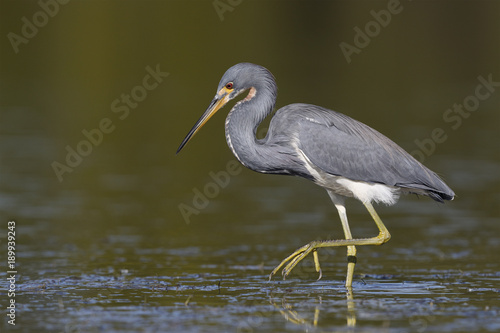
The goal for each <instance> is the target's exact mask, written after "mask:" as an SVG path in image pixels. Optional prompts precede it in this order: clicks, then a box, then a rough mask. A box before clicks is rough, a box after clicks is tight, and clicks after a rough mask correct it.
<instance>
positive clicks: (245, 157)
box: [226, 87, 276, 172]
mask: <svg viewBox="0 0 500 333" xmlns="http://www.w3.org/2000/svg"><path fill="white" fill-rule="evenodd" d="M253 89H255V91H253V92H252V91H251V92H250V94H249V97H250V95H251V94H252V93H254V94H255V95H254V96H253V97H251V98H248V97H247V98H245V99H243V100H241V101H239V102H238V103H236V105H235V106H234V107H233V108H232V109H231V111H230V112H229V114H228V116H227V118H226V141H227V144H228V146H229V148H230V149H231V151H232V152H233V154H234V155H235V156H236V158H237V159H238V160H239V161H240V162H241V163H242V164H243V165H244V166H246V167H247V168H250V169H252V170H255V171H258V172H266V171H269V169H270V168H271V166H270V165H269V164H268V163H267V161H270V160H271V159H270V157H271V155H270V154H271V152H270V151H269V147H268V146H267V145H266V144H265V143H266V138H267V136H266V138H265V139H263V140H258V139H257V137H256V133H257V128H258V127H259V125H260V124H261V123H262V121H263V120H264V119H265V118H266V117H267V116H268V115H269V114H270V113H271V112H272V111H273V108H274V103H275V101H276V91H275V90H272V89H266V88H259V87H256V88H253Z"/></svg>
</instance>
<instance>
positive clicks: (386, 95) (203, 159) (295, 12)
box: [0, 1, 500, 332]
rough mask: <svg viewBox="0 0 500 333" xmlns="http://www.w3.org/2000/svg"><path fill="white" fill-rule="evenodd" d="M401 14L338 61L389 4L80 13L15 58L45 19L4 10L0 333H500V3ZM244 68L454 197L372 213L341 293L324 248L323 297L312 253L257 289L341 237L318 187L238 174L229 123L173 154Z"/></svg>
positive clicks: (359, 226) (90, 5) (358, 218)
mask: <svg viewBox="0 0 500 333" xmlns="http://www.w3.org/2000/svg"><path fill="white" fill-rule="evenodd" d="M224 3H229V2H224ZM216 4H217V3H216ZM400 5H401V6H402V8H403V9H402V10H401V11H400V12H399V13H397V14H393V16H392V19H391V22H390V24H388V25H387V27H385V28H384V29H381V31H380V32H379V34H378V35H377V36H374V37H372V39H371V42H370V43H369V45H367V46H365V47H363V48H362V49H361V51H360V52H359V53H355V54H352V59H351V62H350V63H348V62H347V61H346V57H345V56H344V54H343V53H342V50H341V48H340V47H339V45H340V43H341V42H346V43H351V44H352V43H354V41H353V38H354V34H355V32H354V30H353V28H354V27H356V26H359V27H364V26H365V24H367V23H368V22H370V20H373V16H371V15H372V14H371V13H370V11H371V10H375V11H376V12H377V13H379V11H380V10H385V9H387V10H388V2H385V1H384V2H376V1H367V2H355V3H352V4H351V3H347V2H343V1H342V2H279V1H272V2H263V1H262V2H261V1H255V2H248V1H243V2H237V1H234V2H232V5H231V6H232V7H231V8H232V10H228V11H225V12H224V13H223V15H222V19H221V16H219V14H218V12H217V10H216V9H215V7H214V6H215V5H214V3H212V2H210V1H208V2H201V1H200V2H197V1H191V2H190V1H187V2H180V1H161V2H160V1H158V2H157V1H148V2H139V1H129V2H114V1H105V2H100V1H93V2H84V1H75V2H69V3H68V4H64V5H62V4H61V5H60V6H59V7H57V8H58V12H57V13H56V14H54V17H51V18H50V20H49V21H48V22H47V24H45V25H43V24H40V25H41V27H39V29H38V32H37V33H36V35H35V36H33V37H30V38H29V39H28V42H27V43H21V44H19V45H18V50H17V51H18V52H17V53H16V52H15V48H13V46H12V43H11V41H10V40H9V38H5V37H7V36H8V34H9V32H13V33H16V34H22V24H23V22H24V21H22V18H23V17H27V18H28V19H29V20H32V18H33V15H34V14H35V13H37V11H40V8H41V7H40V5H39V4H38V2H28V1H25V2H7V1H3V2H1V7H2V10H1V12H0V13H1V14H0V15H1V23H0V29H1V34H0V35H2V36H4V38H3V40H2V42H1V43H2V45H1V49H0V55H1V58H0V68H1V76H0V87H1V89H0V112H1V118H0V157H1V169H0V211H1V214H0V216H1V219H2V220H1V221H0V308H1V309H3V310H2V312H1V313H0V314H1V316H0V318H2V319H1V320H0V330H1V332H163V331H165V332H284V331H297V332H329V331H340V332H343V331H346V332H365V331H366V332H498V331H500V319H498V318H499V317H500V297H499V296H500V255H499V253H500V208H499V203H500V195H499V188H500V172H499V170H500V150H499V146H498V142H499V139H500V135H499V130H500V127H499V125H500V113H499V111H500V87H499V83H497V82H499V81H500V65H499V60H498V59H500V45H499V43H498V41H499V40H500V26H499V23H498V22H500V20H499V19H500V17H499V13H500V10H499V9H500V8H499V6H498V3H497V2H492V1H477V2H474V3H473V4H472V3H471V2H441V1H435V2H423V3H422V2H416V1H413V2H401V4H400ZM52 6H55V5H52ZM52 8H53V9H52V10H53V11H55V9H54V8H56V7H52ZM217 8H219V7H217ZM398 8H399V7H398ZM219 13H220V12H219ZM38 15H39V16H40V14H38ZM424 18H425V19H424ZM38 19H39V20H41V19H43V17H42V16H40V17H39V18H38ZM42 23H43V22H42ZM243 27H244V28H243ZM239 61H252V62H256V63H260V64H263V65H265V66H267V67H268V68H269V69H270V70H271V71H272V72H273V73H274V74H275V76H276V78H277V81H278V85H279V87H280V96H279V100H278V104H277V105H278V107H281V106H283V105H285V104H288V103H292V102H310V103H315V104H320V105H324V106H326V107H330V108H334V109H337V110H338V111H341V112H344V113H347V114H349V115H351V116H353V117H354V118H356V119H359V120H361V121H363V122H365V123H367V124H369V125H370V126H372V127H374V128H376V129H378V130H380V131H381V132H383V133H384V134H386V135H387V136H389V137H390V138H392V139H393V140H394V141H396V142H397V143H398V144H400V145H401V146H402V147H404V148H405V149H406V150H408V151H409V152H411V153H412V154H413V155H414V156H416V157H418V158H419V159H421V160H423V161H424V163H425V164H426V165H427V166H429V167H430V168H431V169H433V170H434V171H436V172H438V173H439V174H440V175H442V176H443V178H444V179H445V180H446V182H447V183H448V184H449V185H450V186H451V187H452V188H453V190H454V191H455V192H456V194H457V197H456V199H455V200H454V201H452V202H448V203H446V204H445V205H440V204H438V203H435V202H433V201H432V200H429V199H427V198H419V197H415V196H408V197H403V198H401V200H400V202H399V203H398V204H397V205H395V206H393V207H383V206H379V207H376V209H377V211H378V212H379V215H380V216H381V218H382V220H383V221H384V223H385V224H386V226H387V227H388V229H389V231H390V232H391V235H392V239H391V240H390V241H389V242H388V243H387V244H385V245H383V246H379V247H358V264H357V265H356V270H355V276H354V283H353V290H352V292H347V291H346V289H345V288H344V287H343V284H344V279H345V272H346V250H345V249H344V248H339V249H322V250H320V251H319V258H320V262H321V264H322V269H323V277H322V279H321V280H319V281H317V277H318V274H317V273H316V272H315V269H314V264H313V260H312V258H311V257H307V258H306V259H305V260H304V261H302V262H301V263H300V264H299V265H298V266H297V267H296V268H295V269H294V270H293V271H292V273H291V275H290V276H289V277H288V278H287V280H285V281H283V280H282V279H281V278H280V277H279V276H277V277H275V279H273V280H272V281H268V275H269V273H270V272H271V270H272V269H273V268H274V267H275V266H276V265H277V264H279V262H280V261H281V260H282V259H283V258H285V257H286V256H288V255H289V254H290V253H291V252H292V251H294V250H295V249H296V248H298V247H300V246H302V245H304V244H306V243H308V242H310V241H312V240H317V239H336V238H342V236H343V233H342V228H341V225H340V221H339V218H338V214H337V212H336V210H335V207H334V206H333V205H332V204H331V202H330V201H329V198H328V196H327V195H326V193H325V192H324V191H323V190H322V189H320V188H317V187H316V186H314V185H313V184H311V183H309V182H307V181H305V180H302V179H298V178H291V177H278V176H267V175H260V174H257V173H253V172H251V171H249V170H246V169H244V168H243V167H241V166H240V165H239V164H238V163H237V162H235V159H234V157H233V156H232V155H231V153H230V152H229V149H227V146H226V143H225V141H224V136H223V118H224V115H222V114H225V112H227V110H226V111H221V112H220V113H221V114H220V115H216V116H214V117H213V120H211V121H210V123H209V124H208V125H207V126H206V128H203V130H202V131H201V132H200V133H199V134H197V136H196V137H195V138H194V139H193V140H192V141H191V142H190V143H189V145H188V146H187V147H186V149H185V150H184V151H183V152H182V153H181V154H180V155H178V156H175V154H174V153H175V150H176V148H177V146H178V144H179V143H180V141H181V140H182V138H183V136H184V135H185V134H186V133H187V131H188V130H189V129H190V128H191V126H192V125H193V124H194V122H195V120H196V119H197V118H198V117H199V115H201V113H202V112H203V111H204V109H205V107H206V106H207V105H208V103H209V102H210V100H211V98H212V97H213V94H214V93H215V88H216V85H217V83H218V81H219V79H220V76H221V75H222V73H223V72H224V70H225V69H226V68H228V67H229V66H231V65H232V64H234V63H236V62H239ZM158 66H159V67H158ZM155 71H156V72H157V73H161V74H157V75H156V76H154V75H153V74H151V73H152V72H155ZM166 73H168V74H166ZM147 75H149V78H146V77H147ZM144 80H146V81H144ZM154 80H156V83H158V85H155V87H154V88H152V85H153V84H154V83H155V81H154ZM485 80H486V81H488V80H490V81H491V82H492V83H490V84H489V85H488V84H485V83H484V82H485ZM144 82H146V84H145V83H144ZM146 86H148V87H150V88H151V89H149V88H147V87H146ZM137 87H139V88H137ZM141 87H142V88H141ZM143 92H146V94H147V96H145V97H142V95H140V94H141V93H143ZM122 94H129V95H131V96H132V95H134V94H135V95H134V96H136V97H137V101H136V102H137V104H136V105H135V104H127V102H126V101H123V100H122V99H121V98H122ZM478 94H479V95H478ZM486 95H487V96H486ZM116 100H118V102H115V101H116ZM139 100H140V101H139ZM136 102H134V103H136ZM476 102H477V105H476V104H474V103H476ZM467 103H469V104H467ZM113 105H114V106H113ZM455 105H467V108H468V109H470V110H473V111H467V110H468V109H465V107H462V111H460V112H458V111H457V112H455V111H453V110H454V108H456V106H455ZM118 108H121V109H118ZM228 109H229V108H228ZM448 109H450V110H451V111H448ZM464 110H465V111H464ZM263 127H265V125H264V126H263ZM97 129H98V131H97ZM98 133H100V134H98ZM433 133H434V134H433ZM86 142H87V143H86ZM88 142H90V143H88ZM91 142H94V143H91ZM68 147H69V148H68ZM71 151H76V152H77V153H79V157H76V156H75V154H74V153H71ZM68 152H70V153H68ZM68 154H69V157H68ZM55 162H57V163H59V164H54V163H55ZM55 165H56V166H57V167H59V169H57V167H54V166H55ZM61 165H63V166H66V168H64V167H63V169H61ZM68 168H69V169H71V170H70V171H69V170H68ZM57 170H59V177H58V171H57ZM347 212H348V216H349V221H350V224H351V228H352V231H353V234H354V236H355V237H369V236H373V235H376V233H377V229H376V227H375V225H374V223H373V222H372V221H371V219H370V216H369V214H368V213H367V212H366V211H365V210H364V208H363V206H362V205H361V204H359V203H357V202H354V201H349V202H348V203H347ZM9 221H14V222H15V233H16V234H15V242H16V245H15V256H16V259H15V266H14V268H15V270H16V273H8V271H10V270H11V269H9V268H8V266H7V264H8V260H9V259H8V257H9V254H8V231H12V230H9V229H8V222H9ZM12 229H13V230H14V228H12ZM12 274H15V278H16V281H15V296H13V295H12V296H11V295H9V294H10V292H9V289H10V287H11V284H10V281H9V280H7V279H8V278H9V277H10V276H11V275H12ZM12 300H14V301H15V324H16V325H15V326H13V325H11V324H9V322H8V321H9V320H11V319H10V318H9V317H8V316H7V314H8V313H9V311H10V310H9V309H7V307H8V306H9V304H10V302H11V301H12Z"/></svg>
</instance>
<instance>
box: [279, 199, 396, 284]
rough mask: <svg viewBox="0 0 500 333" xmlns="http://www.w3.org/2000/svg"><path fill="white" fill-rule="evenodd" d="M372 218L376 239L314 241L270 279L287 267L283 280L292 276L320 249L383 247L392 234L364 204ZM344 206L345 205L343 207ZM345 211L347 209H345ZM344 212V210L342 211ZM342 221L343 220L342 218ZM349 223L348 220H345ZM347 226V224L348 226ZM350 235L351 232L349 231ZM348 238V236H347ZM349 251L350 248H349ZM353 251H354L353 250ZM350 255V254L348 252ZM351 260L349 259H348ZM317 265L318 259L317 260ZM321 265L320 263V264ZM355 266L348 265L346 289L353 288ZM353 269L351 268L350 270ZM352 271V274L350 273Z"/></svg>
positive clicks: (282, 264)
mask: <svg viewBox="0 0 500 333" xmlns="http://www.w3.org/2000/svg"><path fill="white" fill-rule="evenodd" d="M363 204H364V205H365V207H366V209H367V210H368V212H369V213H370V215H371V216H372V218H373V220H374V221H375V224H376V225H377V228H378V229H379V234H378V235H377V236H375V237H371V238H357V239H352V238H351V239H335V240H324V241H312V242H310V243H309V244H306V245H304V246H302V247H300V248H298V249H297V250H295V252H293V253H292V254H291V255H289V256H288V257H286V258H285V259H284V260H283V261H282V262H281V263H280V264H279V265H278V266H277V267H276V268H275V269H274V270H273V271H272V272H271V274H270V275H269V279H271V278H272V277H273V275H275V274H276V273H277V272H278V271H279V270H280V268H281V267H283V266H285V264H286V266H285V267H284V268H283V271H282V275H283V278H286V277H287V276H288V274H290V272H291V270H292V269H293V268H294V267H295V266H296V265H297V264H298V263H299V262H300V261H301V260H302V259H304V258H305V257H306V256H307V255H308V254H309V253H311V252H313V251H316V250H317V249H319V248H322V247H336V246H347V247H351V249H352V248H354V249H353V250H354V251H355V246H358V245H382V244H384V243H385V242H387V241H388V240H389V239H391V234H390V233H389V231H388V230H387V228H386V227H385V225H384V223H383V222H382V220H381V219H380V217H379V216H378V214H377V212H376V211H375V209H374V208H373V206H372V204H371V203H369V202H364V203H363ZM342 206H343V205H342ZM344 210H345V208H344ZM341 211H342V209H341ZM341 211H339V214H342V213H341ZM341 219H342V218H341ZM345 221H346V222H347V218H346V219H345ZM346 225H347V224H346ZM349 233H350V231H349ZM346 237H347V235H346ZM348 251H349V248H348ZM351 251H352V250H351ZM348 253H349V252H348ZM351 253H353V252H351ZM348 259H349V257H348ZM315 263H316V259H315ZM318 264H319V263H318ZM354 265H355V263H354V262H353V263H352V264H351V265H349V264H348V272H347V274H348V279H347V280H346V287H351V285H352V273H353V272H354ZM349 267H351V268H349ZM350 270H352V272H350ZM349 274H351V277H350V278H349Z"/></svg>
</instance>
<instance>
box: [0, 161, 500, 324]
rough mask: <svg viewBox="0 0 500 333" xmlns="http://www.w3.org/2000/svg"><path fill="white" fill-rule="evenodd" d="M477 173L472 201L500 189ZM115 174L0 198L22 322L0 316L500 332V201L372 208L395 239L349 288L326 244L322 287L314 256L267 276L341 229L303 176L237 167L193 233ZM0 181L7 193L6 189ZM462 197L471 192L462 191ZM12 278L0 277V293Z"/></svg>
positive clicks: (357, 213)
mask: <svg viewBox="0 0 500 333" xmlns="http://www.w3.org/2000/svg"><path fill="white" fill-rule="evenodd" d="M441 164H443V165H448V164H451V165H459V166H467V165H468V162H467V161H456V160H443V161H442V163H441ZM489 167H492V166H489ZM460 168H461V167H460ZM455 173H456V174H455ZM455 173H453V174H451V175H449V178H450V179H451V180H450V181H451V182H453V181H454V180H455V179H457V178H460V177H461V171H460V170H458V171H455ZM255 176H256V177H258V176H260V175H257V174H255ZM483 177H484V178H485V181H484V182H479V183H477V184H476V185H477V186H478V188H471V189H470V190H471V192H475V191H477V192H480V193H492V195H496V194H495V186H496V185H495V184H496V183H495V182H497V179H496V178H495V177H496V175H495V174H490V175H486V174H484V175H483ZM488 177H490V179H488ZM117 178H120V177H114V176H111V175H108V176H106V177H103V178H102V179H101V181H100V185H99V186H98V187H99V188H100V189H99V192H98V193H94V195H93V196H92V197H89V196H88V194H85V193H84V192H80V191H77V190H74V191H67V192H64V193H57V194H55V195H53V196H41V195H39V194H37V186H38V185H39V184H40V183H43V178H38V179H37V178H36V177H33V178H31V179H30V185H28V184H26V186H31V187H33V188H34V189H33V190H32V191H31V192H29V193H31V195H20V193H18V192H17V191H16V190H14V189H12V190H10V191H4V193H3V198H4V200H3V202H8V203H9V210H10V211H13V212H18V214H17V216H16V218H15V221H16V223H17V224H16V235H17V242H18V244H19V247H18V251H17V265H18V274H17V279H18V280H17V281H16V282H17V288H18V289H17V291H16V296H15V300H16V304H17V312H16V315H17V319H16V320H17V325H16V327H15V328H13V327H12V326H7V323H6V322H5V321H4V322H3V324H2V325H3V328H4V329H9V330H14V331H15V330H16V329H18V330H20V331H37V332H43V331H47V332H103V331H105V332H137V331H143V332H159V331H175V332H216V331H217V332H220V331H223V332H234V331H236V332H275V331H308V332H316V331H317V332H323V331H370V332H408V331H410V332H470V331H477V332H497V331H498V330H500V319H499V314H500V298H499V296H500V295H499V293H500V288H499V285H500V284H499V282H500V262H499V260H498V259H499V256H498V253H500V233H499V223H498V222H499V221H498V218H497V217H496V216H495V215H494V214H495V211H496V207H491V208H492V210H490V211H487V210H485V211H482V212H481V214H478V211H476V210H472V209H471V208H470V207H476V206H477V205H479V204H480V202H481V197H480V196H467V197H465V198H460V201H459V200H455V201H453V202H450V203H447V204H446V205H439V204H436V203H434V202H432V201H431V200H428V199H425V198H416V197H412V196H409V197H403V198H402V199H401V200H400V202H399V203H398V205H396V206H393V207H378V208H377V210H378V211H379V213H380V215H381V216H382V218H383V220H384V222H385V223H386V225H387V226H388V228H389V230H390V231H391V234H392V239H391V240H390V241H389V242H388V243H387V244H385V245H383V246H379V247H358V264H357V266H356V271H355V279H354V284H353V290H352V293H348V292H347V291H346V289H345V288H344V287H343V280H344V278H345V275H344V274H345V269H346V264H345V255H346V253H345V249H342V248H339V249H336V250H334V249H322V250H320V251H319V258H320V262H321V264H322V269H323V277H322V279H321V280H319V281H316V279H317V277H318V274H317V273H316V272H315V270H314V266H313V262H312V258H310V257H308V258H306V259H305V260H304V261H303V262H301V263H300V264H299V265H298V266H297V267H296V268H295V269H294V270H293V271H292V273H291V275H290V276H289V277H288V278H287V280H285V281H283V280H282V279H281V278H280V277H279V276H277V277H275V278H274V279H273V280H272V281H268V274H269V273H270V271H271V270H272V269H273V268H274V266H275V265H277V264H278V263H279V261H280V260H281V259H283V258H284V257H286V256H287V255H288V254H289V253H291V252H292V251H293V250H294V249H295V248H297V247H299V246H301V245H303V244H305V243H307V242H308V241H311V240H314V239H325V238H334V237H341V235H342V233H341V229H340V222H339V220H338V216H337V214H336V212H335V209H334V207H333V205H331V204H330V203H329V201H328V197H327V195H326V193H323V191H322V190H321V189H317V188H316V187H315V186H313V185H311V184H309V183H308V182H306V181H302V180H299V179H294V178H288V177H267V178H268V180H269V181H268V182H267V184H266V182H263V183H264V184H265V186H264V187H262V188H260V187H259V186H260V185H259V184H257V185H255V183H254V179H255V178H254V177H253V174H252V173H248V175H245V174H244V173H243V176H240V175H238V176H235V177H234V178H233V179H232V180H234V182H232V183H231V185H229V186H227V187H226V188H225V189H224V190H223V191H221V193H220V194H219V196H218V197H217V198H216V199H215V201H216V202H214V206H216V207H210V206H209V207H210V208H207V211H204V212H203V214H199V215H196V216H193V217H192V219H191V221H190V223H189V224H187V223H185V221H184V220H183V219H182V215H181V214H180V212H179V211H174V213H175V214H172V216H173V217H170V219H171V220H168V218H160V217H159V216H158V215H159V212H162V210H161V209H160V210H157V211H151V208H150V207H160V206H161V205H162V204H165V201H166V200H167V198H166V197H160V198H155V199H153V198H151V197H150V196H148V195H146V196H144V192H143V190H142V189H132V187H130V188H128V190H127V189H125V190H124V189H122V190H119V191H117V190H116V189H115V188H114V185H112V184H113V181H110V179H115V181H116V179H117ZM146 178H147V177H146ZM146 178H141V177H140V176H131V175H129V176H127V177H125V178H122V181H121V182H119V183H120V184H122V186H124V187H126V184H138V183H142V184H144V183H147V179H146ZM123 179H125V180H126V181H124V180H123ZM13 181H16V182H17V184H19V180H18V179H17V180H16V179H15V178H14V180H13ZM208 181H210V178H208ZM37 184H38V185H37ZM463 184H466V185H467V182H464V183H463ZM4 185H5V187H4V188H9V186H8V185H9V181H5V180H4ZM270 187H272V188H270ZM479 187H480V188H479ZM11 188H13V187H11ZM241 188H245V189H247V190H246V191H243V192H242V191H241ZM456 191H457V193H460V192H462V189H461V188H460V186H458V187H456ZM488 191H491V192H488ZM124 193H126V194H124ZM256 193H260V194H261V195H260V196H256V195H255V194H256ZM146 194H147V193H146ZM230 198H234V200H233V201H230ZM265 203H267V205H266V204H265ZM270 203H273V204H272V205H270ZM260 205H262V207H261V208H260V209H253V208H252V207H256V206H260ZM49 207H50V208H49ZM246 207H250V209H247V208H246ZM308 207H309V208H308ZM311 207H312V208H311ZM308 210H309V211H308ZM348 213H349V218H350V221H351V225H352V227H353V233H354V234H355V235H359V236H360V237H363V236H370V235H373V234H376V228H375V226H374V225H373V223H372V222H371V221H370V219H369V215H368V213H366V212H365V211H364V209H363V207H362V206H361V204H358V203H355V202H348ZM172 221H175V223H174V222H172ZM75 230H76V231H75ZM2 239H4V238H2ZM6 275H7V274H6V273H5V271H2V272H0V280H1V281H2V282H1V283H0V286H1V289H2V291H1V295H2V297H5V296H6V292H5V290H6V288H7V286H6V284H5V281H6Z"/></svg>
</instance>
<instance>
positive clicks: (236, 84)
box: [177, 63, 267, 153]
mask: <svg viewBox="0 0 500 333" xmlns="http://www.w3.org/2000/svg"><path fill="white" fill-rule="evenodd" d="M259 69H264V70H266V69H265V68H264V67H261V66H258V65H254V64H250V63H240V64H237V65H234V66H233V67H231V68H229V69H228V70H227V71H226V73H224V75H223V76H222V79H221V80H220V82H219V86H218V87H217V93H216V94H215V97H214V99H213V100H212V102H210V105H209V106H208V108H207V109H206V111H205V112H204V113H203V115H202V116H201V117H200V119H198V121H197V122H196V124H194V126H193V128H192V129H191V130H190V131H189V133H188V134H187V135H186V137H185V138H184V140H183V141H182V143H181V145H180V146H179V148H178V149H177V153H179V152H180V151H181V150H182V148H183V147H184V146H185V145H186V144H187V143H188V142H189V140H191V138H192V137H193V136H194V135H195V134H196V133H197V132H198V131H199V130H200V128H202V127H203V125H205V124H206V122H207V121H208V120H209V119H210V118H211V117H212V116H213V115H214V114H215V113H216V112H217V111H219V110H220V109H221V108H222V107H223V106H224V105H226V104H227V102H229V101H230V100H232V99H234V98H235V97H236V96H238V95H239V94H241V93H242V92H243V91H245V90H248V89H251V88H252V87H253V85H254V84H253V83H254V82H256V80H255V79H256V78H257V76H258V72H259ZM266 71H267V70H266ZM253 94H255V92H254V93H253ZM249 96H250V95H249Z"/></svg>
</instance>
